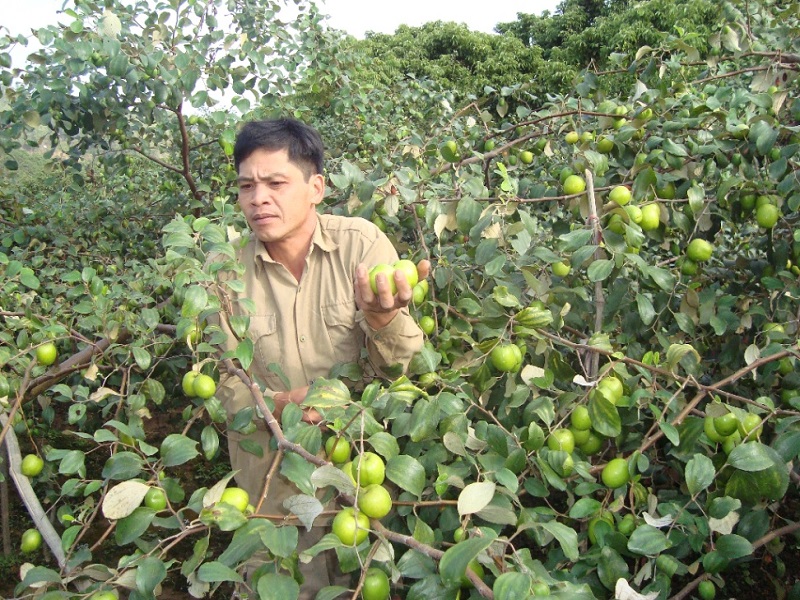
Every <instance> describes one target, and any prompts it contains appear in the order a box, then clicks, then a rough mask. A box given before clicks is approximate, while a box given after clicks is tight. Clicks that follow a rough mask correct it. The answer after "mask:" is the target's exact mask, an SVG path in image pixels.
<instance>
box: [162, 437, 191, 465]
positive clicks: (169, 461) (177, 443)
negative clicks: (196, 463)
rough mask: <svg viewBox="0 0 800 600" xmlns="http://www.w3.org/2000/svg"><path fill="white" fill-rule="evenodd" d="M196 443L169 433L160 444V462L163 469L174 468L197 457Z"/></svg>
mask: <svg viewBox="0 0 800 600" xmlns="http://www.w3.org/2000/svg"><path fill="white" fill-rule="evenodd" d="M198 454H199V452H198V451H197V442H196V441H194V440H193V439H190V438H188V437H186V436H185V435H181V434H179V433H171V434H169V435H168V436H167V437H166V438H164V442H163V443H162V444H161V460H162V462H163V463H164V466H165V467H176V466H178V465H182V464H184V463H186V462H189V461H190V460H192V459H193V458H194V457H195V456H197V455H198Z"/></svg>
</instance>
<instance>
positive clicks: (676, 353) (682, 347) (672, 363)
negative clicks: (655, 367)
mask: <svg viewBox="0 0 800 600" xmlns="http://www.w3.org/2000/svg"><path fill="white" fill-rule="evenodd" d="M687 354H692V355H693V356H694V357H695V359H696V360H697V362H700V361H701V360H702V359H701V358H700V354H699V353H698V352H697V350H695V349H694V347H693V346H692V345H691V344H670V346H669V348H667V366H668V367H669V370H670V371H672V372H673V373H674V372H675V367H677V366H678V363H679V362H680V361H681V360H682V359H683V357H684V356H686V355H687Z"/></svg>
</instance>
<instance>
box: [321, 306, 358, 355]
mask: <svg viewBox="0 0 800 600" xmlns="http://www.w3.org/2000/svg"><path fill="white" fill-rule="evenodd" d="M322 319H323V321H324V322H325V331H326V333H327V335H328V340H329V341H330V344H331V349H332V350H333V352H334V356H335V358H336V362H351V361H355V360H357V359H358V357H359V354H360V342H359V334H360V333H361V329H360V328H359V327H358V326H357V324H356V303H355V300H350V301H346V302H340V303H338V304H331V305H329V306H323V307H322Z"/></svg>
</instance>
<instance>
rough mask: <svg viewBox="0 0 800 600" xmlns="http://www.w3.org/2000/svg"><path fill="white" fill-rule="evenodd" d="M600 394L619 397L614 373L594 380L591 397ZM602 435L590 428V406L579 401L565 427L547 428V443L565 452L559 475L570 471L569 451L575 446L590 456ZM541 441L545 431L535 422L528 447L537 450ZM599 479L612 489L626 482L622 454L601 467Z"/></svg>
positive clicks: (613, 398)
mask: <svg viewBox="0 0 800 600" xmlns="http://www.w3.org/2000/svg"><path fill="white" fill-rule="evenodd" d="M595 394H600V395H602V397H603V398H605V399H606V400H607V401H609V402H611V403H612V404H614V405H616V404H617V402H619V400H620V399H621V398H622V395H623V386H622V382H621V381H620V380H619V379H618V378H617V377H614V376H613V375H606V376H605V377H603V378H602V379H600V381H599V382H598V383H597V386H596V387H595V388H594V389H593V390H592V392H591V393H590V397H591V396H593V395H595ZM603 441H604V438H603V437H602V436H601V435H600V434H598V433H597V432H596V431H594V429H593V428H592V419H591V416H590V414H589V409H588V408H587V407H586V406H585V405H583V404H579V405H578V406H576V407H575V408H574V409H573V410H572V412H571V413H570V423H569V426H568V427H558V428H556V429H553V430H552V431H551V432H550V435H549V436H548V437H547V447H548V448H549V449H550V450H551V451H553V452H557V451H561V452H565V453H566V454H567V458H566V460H565V462H564V464H563V465H562V466H561V475H562V476H564V477H567V476H569V475H570V474H572V471H573V468H574V459H573V458H572V452H573V451H574V450H575V448H578V449H579V450H580V451H581V452H583V453H584V454H585V455H586V456H591V455H593V454H596V453H597V452H599V451H600V449H601V448H602V446H603ZM543 443H544V433H543V432H542V430H541V428H540V427H539V426H538V424H536V423H531V424H530V425H529V426H528V439H527V441H526V442H525V448H526V449H527V450H538V448H539V447H541V446H542V445H543ZM600 479H601V480H602V482H603V483H604V484H605V485H606V486H607V487H609V488H611V489H616V488H619V487H622V486H624V485H626V484H627V483H628V482H629V481H630V473H629V471H628V463H627V461H626V460H625V459H624V458H614V459H612V460H610V461H609V462H608V463H607V464H606V465H605V467H604V468H603V470H602V472H601V475H600Z"/></svg>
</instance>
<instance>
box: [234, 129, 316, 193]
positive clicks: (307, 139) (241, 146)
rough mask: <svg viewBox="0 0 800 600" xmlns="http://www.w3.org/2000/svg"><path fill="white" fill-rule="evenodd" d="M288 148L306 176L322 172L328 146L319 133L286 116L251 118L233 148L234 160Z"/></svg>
mask: <svg viewBox="0 0 800 600" xmlns="http://www.w3.org/2000/svg"><path fill="white" fill-rule="evenodd" d="M259 149H264V150H270V151H275V150H286V151H287V152H288V154H289V160H290V161H291V162H293V163H294V164H296V165H297V166H298V167H299V168H300V170H301V171H303V174H304V175H305V176H306V179H308V178H309V177H311V175H316V174H319V175H322V173H323V169H324V157H325V147H324V145H323V143H322V136H320V134H319V132H318V131H317V130H316V129H314V128H313V127H311V126H310V125H306V124H305V123H303V122H301V121H298V120H297V119H291V118H288V117H283V118H279V119H268V120H264V121H248V122H247V123H245V124H244V125H243V126H242V128H241V129H240V130H239V134H238V135H237V136H236V144H235V145H234V147H233V163H234V166H235V167H236V171H237V172H238V171H239V165H240V164H241V163H242V161H243V160H246V159H247V157H248V156H250V155H251V154H252V153H253V152H255V151H256V150H259Z"/></svg>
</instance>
